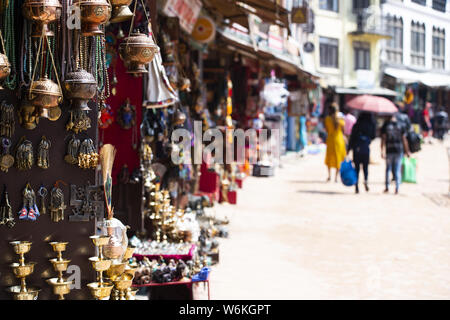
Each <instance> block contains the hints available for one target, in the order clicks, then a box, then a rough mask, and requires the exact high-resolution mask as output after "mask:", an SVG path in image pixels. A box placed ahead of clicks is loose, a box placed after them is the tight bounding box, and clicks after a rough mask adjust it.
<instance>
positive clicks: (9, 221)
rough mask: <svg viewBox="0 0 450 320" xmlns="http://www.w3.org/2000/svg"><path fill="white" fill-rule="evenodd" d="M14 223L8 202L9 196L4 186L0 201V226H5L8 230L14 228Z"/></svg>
mask: <svg viewBox="0 0 450 320" xmlns="http://www.w3.org/2000/svg"><path fill="white" fill-rule="evenodd" d="M15 224H16V222H15V221H14V217H13V214H12V208H11V204H10V202H9V195H8V191H7V189H6V185H5V187H4V188H3V195H2V199H1V201H0V225H5V226H7V227H8V228H12V227H14V225H15Z"/></svg>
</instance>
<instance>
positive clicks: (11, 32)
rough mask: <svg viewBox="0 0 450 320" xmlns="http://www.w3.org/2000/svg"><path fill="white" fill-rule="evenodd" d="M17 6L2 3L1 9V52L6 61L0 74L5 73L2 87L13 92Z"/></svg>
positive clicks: (10, 1)
mask: <svg viewBox="0 0 450 320" xmlns="http://www.w3.org/2000/svg"><path fill="white" fill-rule="evenodd" d="M16 5H17V1H12V0H8V1H2V9H3V12H2V13H3V17H2V18H3V19H2V21H3V26H2V27H3V28H2V31H3V35H4V37H5V39H4V40H5V41H4V42H3V35H2V44H3V50H4V54H5V55H6V56H7V61H8V63H9V66H10V67H9V68H8V63H6V62H5V61H4V62H3V63H2V64H1V65H2V70H3V72H2V73H7V74H8V75H7V76H6V80H4V86H5V87H7V88H8V89H10V90H14V89H15V88H16V85H17V83H16V78H17V72H16V47H17V46H16V31H15V29H14V28H15V26H16V21H15V17H16V14H15V10H16V8H15V6H16Z"/></svg>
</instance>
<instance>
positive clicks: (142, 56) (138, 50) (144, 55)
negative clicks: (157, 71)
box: [119, 32, 159, 74]
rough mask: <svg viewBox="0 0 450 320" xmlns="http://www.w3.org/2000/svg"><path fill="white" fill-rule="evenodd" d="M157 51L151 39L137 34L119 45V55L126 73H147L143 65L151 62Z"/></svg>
mask: <svg viewBox="0 0 450 320" xmlns="http://www.w3.org/2000/svg"><path fill="white" fill-rule="evenodd" d="M158 50H159V47H158V46H157V45H156V44H155V42H154V41H153V38H152V37H150V36H148V35H145V34H142V33H139V32H137V33H132V34H130V35H129V36H128V37H127V38H125V40H124V42H122V43H121V44H120V46H119V55H120V57H121V58H122V60H123V61H124V62H125V66H126V67H127V73H132V74H142V73H147V72H148V71H147V69H146V68H145V65H146V64H148V63H150V62H151V61H152V60H153V58H154V57H155V54H156V53H157V52H158Z"/></svg>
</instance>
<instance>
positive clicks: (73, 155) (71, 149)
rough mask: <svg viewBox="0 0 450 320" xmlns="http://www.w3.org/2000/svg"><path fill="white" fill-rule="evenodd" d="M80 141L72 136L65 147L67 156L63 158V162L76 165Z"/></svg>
mask: <svg viewBox="0 0 450 320" xmlns="http://www.w3.org/2000/svg"><path fill="white" fill-rule="evenodd" d="M80 144H81V141H80V140H79V139H77V138H75V136H72V139H70V141H69V143H68V145H67V154H66V156H65V157H64V160H65V161H66V162H67V163H69V164H77V163H78V153H79V149H80Z"/></svg>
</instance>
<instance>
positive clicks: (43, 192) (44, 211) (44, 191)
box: [38, 186, 48, 214]
mask: <svg viewBox="0 0 450 320" xmlns="http://www.w3.org/2000/svg"><path fill="white" fill-rule="evenodd" d="M47 194H48V191H47V188H45V187H44V186H41V187H40V188H39V190H38V195H39V197H40V198H41V206H40V208H39V210H40V213H42V214H47V207H46V205H45V198H46V197H47Z"/></svg>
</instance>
